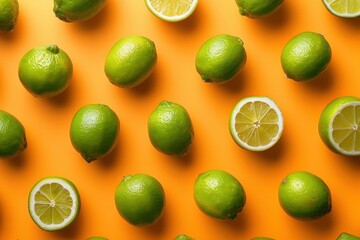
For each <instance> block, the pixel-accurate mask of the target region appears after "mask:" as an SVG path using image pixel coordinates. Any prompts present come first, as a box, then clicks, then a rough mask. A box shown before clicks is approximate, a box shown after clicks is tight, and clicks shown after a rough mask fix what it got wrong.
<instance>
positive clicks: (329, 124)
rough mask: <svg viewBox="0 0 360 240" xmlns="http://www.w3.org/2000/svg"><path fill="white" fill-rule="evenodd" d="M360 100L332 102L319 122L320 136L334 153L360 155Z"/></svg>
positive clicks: (351, 99)
mask: <svg viewBox="0 0 360 240" xmlns="http://www.w3.org/2000/svg"><path fill="white" fill-rule="evenodd" d="M359 124H360V99H358V98H355V97H348V96H345V97H340V98H337V99H335V100H333V101H332V102H330V103H329V104H328V105H327V106H326V107H325V109H324V110H323V112H322V113H321V116H320V120H319V134H320V137H321V139H322V140H323V141H324V143H325V144H326V145H327V146H328V147H329V148H330V149H331V150H333V151H334V152H337V153H340V154H342V155H347V156H359V155H360V129H359Z"/></svg>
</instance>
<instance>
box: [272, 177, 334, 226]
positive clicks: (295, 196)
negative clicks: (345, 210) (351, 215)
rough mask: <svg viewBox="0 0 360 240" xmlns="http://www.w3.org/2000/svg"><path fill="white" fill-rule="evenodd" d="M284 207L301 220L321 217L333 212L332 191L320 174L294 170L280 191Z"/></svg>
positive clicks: (282, 183) (281, 203)
mask: <svg viewBox="0 0 360 240" xmlns="http://www.w3.org/2000/svg"><path fill="white" fill-rule="evenodd" d="M278 197H279V202H280V205H281V207H282V209H283V210H284V211H285V212H286V213H287V214H288V215H289V216H292V217H294V218H297V219H300V220H311V219H317V218H320V217H322V216H324V215H326V214H328V213H330V212H331V208H332V203H331V193H330V190H329V188H328V186H327V185H326V183H325V182H324V181H323V180H322V179H321V178H319V177H318V176H316V175H314V174H312V173H309V172H305V171H298V172H293V173H291V174H289V175H288V176H286V177H285V178H284V179H283V180H282V182H281V184H280V186H279V191H278Z"/></svg>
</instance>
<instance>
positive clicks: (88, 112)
mask: <svg viewBox="0 0 360 240" xmlns="http://www.w3.org/2000/svg"><path fill="white" fill-rule="evenodd" d="M119 130H120V122H119V118H118V116H117V115H116V113H115V112H114V111H113V110H111V109H110V108H109V107H108V106H107V105H104V104H89V105H85V106H83V107H81V108H80V109H79V110H78V111H77V112H76V114H75V116H74V117H73V119H72V122H71V126H70V138H71V143H72V145H73V146H74V148H75V149H76V150H77V151H78V152H79V153H80V154H81V156H82V157H83V158H84V159H85V160H86V161H87V162H92V161H94V160H96V159H99V158H102V157H104V156H105V155H107V154H108V153H110V152H111V151H112V149H113V148H114V147H115V145H116V142H117V138H118V135H119Z"/></svg>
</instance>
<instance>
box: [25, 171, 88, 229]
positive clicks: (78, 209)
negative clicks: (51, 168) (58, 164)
mask: <svg viewBox="0 0 360 240" xmlns="http://www.w3.org/2000/svg"><path fill="white" fill-rule="evenodd" d="M54 180H55V181H56V180H60V181H63V182H65V183H66V184H68V185H69V186H70V188H71V189H72V191H73V192H74V194H75V198H76V199H75V200H76V202H77V204H78V205H77V207H76V208H75V214H74V216H73V218H72V219H70V221H69V222H68V224H67V225H66V226H64V227H62V228H60V227H55V228H54V227H51V226H50V228H43V227H42V226H40V225H39V223H37V222H36V221H35V216H33V215H32V213H31V211H30V203H31V202H30V196H31V193H32V192H33V191H34V189H35V187H36V186H37V185H39V184H42V183H43V182H44V181H50V182H51V181H54ZM80 209H81V200H80V194H79V191H78V189H77V188H76V186H75V184H74V183H73V182H71V181H70V180H68V179H66V178H63V177H58V176H48V177H44V178H42V179H40V180H39V181H38V182H37V183H35V184H34V186H33V187H32V188H31V190H30V192H29V196H28V211H29V214H30V217H31V218H32V220H33V221H34V223H35V224H36V225H38V227H40V228H42V229H43V230H45V231H49V232H52V231H57V230H61V229H63V228H66V227H67V226H69V225H71V224H72V223H73V222H74V221H75V219H76V218H77V216H78V215H79V213H80Z"/></svg>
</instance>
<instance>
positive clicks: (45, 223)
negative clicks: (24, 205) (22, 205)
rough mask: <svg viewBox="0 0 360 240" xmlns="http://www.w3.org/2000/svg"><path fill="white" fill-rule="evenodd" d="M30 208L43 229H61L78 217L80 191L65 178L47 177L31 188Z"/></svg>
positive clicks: (35, 220) (32, 215) (33, 217)
mask: <svg viewBox="0 0 360 240" xmlns="http://www.w3.org/2000/svg"><path fill="white" fill-rule="evenodd" d="M28 208H29V213H30V216H31V218H32V219H33V221H34V222H35V223H36V225H38V226H39V227H40V228H41V229H43V230H46V231H55V230H60V229H63V228H65V227H67V226H68V225H70V224H71V223H72V222H73V221H74V220H75V218H76V217H77V215H78V213H79V209H80V197H79V193H78V191H77V189H76V187H75V185H74V184H73V183H72V182H70V181H69V180H67V179H65V178H61V177H46V178H43V179H41V180H40V181H39V182H37V183H36V184H35V185H34V186H33V188H32V189H31V191H30V193H29V199H28Z"/></svg>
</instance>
